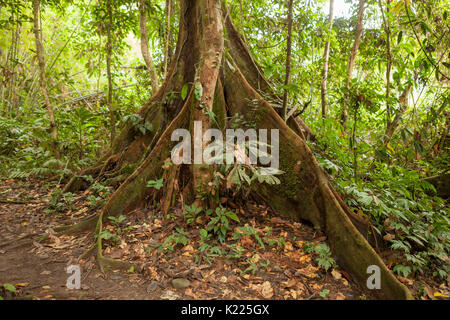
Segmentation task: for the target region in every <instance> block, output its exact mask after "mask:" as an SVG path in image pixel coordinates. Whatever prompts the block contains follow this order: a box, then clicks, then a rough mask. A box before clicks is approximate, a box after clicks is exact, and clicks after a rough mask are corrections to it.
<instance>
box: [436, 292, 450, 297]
mask: <svg viewBox="0 0 450 320" xmlns="http://www.w3.org/2000/svg"><path fill="white" fill-rule="evenodd" d="M433 295H434V296H435V297H436V298H448V296H447V295H445V294H443V293H440V292H435V293H434V294H433Z"/></svg>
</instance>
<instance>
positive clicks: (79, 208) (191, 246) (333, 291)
mask: <svg viewBox="0 0 450 320" xmlns="http://www.w3.org/2000/svg"><path fill="white" fill-rule="evenodd" d="M52 188H53V187H45V186H44V184H42V183H40V182H39V181H32V180H30V181H19V180H7V181H2V182H0V199H3V200H4V201H2V202H6V203H0V221H1V224H0V243H4V242H6V241H8V240H11V239H14V238H17V237H19V236H22V235H24V234H28V233H31V232H44V231H47V232H50V233H51V232H52V229H51V228H52V227H55V226H57V225H60V224H61V223H66V224H67V223H71V222H73V221H78V220H79V219H81V218H83V217H86V216H89V215H90V214H92V213H93V210H91V209H89V205H88V202H87V196H89V194H90V193H89V192H83V193H79V194H77V195H73V198H72V199H71V201H70V204H69V205H68V207H67V208H66V209H65V210H62V212H59V213H58V212H46V210H47V209H48V203H49V201H50V198H51V197H50V196H51V190H52ZM19 199H20V201H18V200H19ZM14 202H17V203H14ZM66 204H67V203H66ZM231 205H235V204H232V203H231ZM237 207H238V206H237ZM236 212H237V213H238V216H239V219H240V220H241V225H243V228H244V229H236V228H235V232H234V236H235V237H236V235H237V236H239V239H231V238H230V239H228V240H227V242H226V243H227V244H226V245H225V244H224V245H220V244H217V246H216V247H208V249H207V250H206V251H204V252H201V250H202V248H201V241H200V237H199V230H200V228H201V226H202V223H203V221H201V219H200V221H196V223H194V224H192V226H191V225H188V226H186V224H185V222H184V220H183V219H182V218H180V215H182V214H181V209H180V208H174V209H173V213H172V214H171V216H169V217H164V216H162V215H161V214H160V213H158V212H154V211H152V210H150V209H142V210H139V211H135V212H133V213H132V214H130V215H128V216H127V218H126V219H125V220H124V221H122V222H120V224H119V223H118V224H117V225H115V226H114V225H109V226H107V227H106V230H107V231H108V232H109V233H110V234H112V235H115V236H116V237H118V238H119V239H120V241H118V242H115V241H114V240H115V238H114V237H113V239H112V240H108V241H105V248H106V249H105V256H108V257H111V258H115V259H121V260H127V261H130V262H133V263H139V264H140V265H141V266H142V269H141V270H139V271H141V272H139V273H136V272H133V270H129V272H128V273H127V272H113V271H110V272H107V273H106V274H103V273H101V272H100V270H99V268H98V266H97V265H96V263H95V259H94V257H93V256H91V257H89V258H88V259H86V260H82V261H80V262H78V261H77V257H79V256H80V255H81V254H82V253H83V252H85V250H86V249H87V248H89V246H90V245H91V244H92V243H93V235H92V233H85V234H80V235H78V236H61V237H56V236H50V239H49V240H48V241H45V242H42V243H37V242H33V243H29V244H28V245H24V246H15V247H14V246H10V247H3V248H0V285H1V284H4V283H10V284H13V285H14V286H15V287H16V288H17V292H16V293H14V294H13V293H10V292H8V293H7V292H6V290H4V289H3V293H2V291H0V296H2V295H3V296H4V298H6V299H10V298H14V299H265V298H269V299H324V298H325V299H339V300H344V299H371V298H373V296H372V295H371V293H370V292H368V291H367V290H362V289H361V288H359V287H358V286H357V285H356V284H355V283H353V282H352V279H351V278H350V276H349V275H348V274H346V273H345V272H344V271H342V270H340V269H339V268H338V267H337V268H335V269H334V270H333V272H332V273H331V272H330V271H328V272H325V271H324V270H323V269H322V268H320V267H319V266H318V264H317V258H318V255H317V254H315V253H307V252H305V250H304V244H305V243H310V244H313V245H315V246H317V245H320V244H324V243H325V241H326V237H325V236H324V235H323V234H321V233H320V232H317V231H314V230H313V229H312V228H311V227H310V226H307V225H304V224H300V223H292V222H290V221H287V220H283V219H280V218H278V217H276V216H274V215H273V213H272V212H271V211H270V210H269V209H267V208H265V207H264V206H258V205H256V204H251V203H248V204H247V205H246V208H245V210H243V209H242V208H237V209H236ZM118 228H121V231H120V232H118ZM127 228H128V229H127ZM181 228H184V229H181ZM242 230H250V231H251V232H256V235H253V236H252V235H251V233H246V231H242ZM250 231H249V232H250ZM174 235H176V236H174ZM182 235H185V238H184V240H183V239H182V238H183V237H182ZM170 236H172V237H175V238H176V237H177V236H178V237H179V238H180V239H181V240H179V241H180V242H179V244H178V245H177V244H176V243H175V244H174V243H173V242H170V241H169V240H170V239H172V238H170ZM258 238H259V240H261V242H260V241H259V240H258ZM168 239H169V240H168ZM119 242H120V243H119ZM230 243H231V244H233V243H234V247H232V248H231V247H230ZM170 244H172V245H173V250H171V246H170ZM261 244H262V245H261ZM156 248H158V249H159V250H157V249H156ZM230 248H231V249H230ZM237 248H240V249H242V250H241V251H240V252H239V253H238V254H237V253H236V252H235V251H233V250H232V249H237ZM205 252H206V253H205ZM214 252H222V253H219V254H217V256H218V257H215V255H214ZM225 252H226V253H227V254H225ZM233 252H234V255H233V254H231V253H233ZM236 254H237V255H238V256H236ZM72 264H76V265H80V267H81V269H82V272H81V290H69V289H67V288H66V281H67V278H68V277H69V276H70V274H68V273H66V268H67V266H68V265H72ZM135 271H138V270H135ZM175 278H182V279H183V280H182V281H185V280H188V284H189V286H188V287H187V288H182V289H181V288H179V289H176V288H174V286H173V282H172V281H173V279H175Z"/></svg>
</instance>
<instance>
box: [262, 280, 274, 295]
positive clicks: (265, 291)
mask: <svg viewBox="0 0 450 320" xmlns="http://www.w3.org/2000/svg"><path fill="white" fill-rule="evenodd" d="M261 295H262V296H263V297H264V298H266V299H270V298H272V297H273V288H272V285H271V284H270V282H269V281H265V282H264V283H263V284H262V285H261Z"/></svg>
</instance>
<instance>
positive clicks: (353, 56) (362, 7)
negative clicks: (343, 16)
mask: <svg viewBox="0 0 450 320" xmlns="http://www.w3.org/2000/svg"><path fill="white" fill-rule="evenodd" d="M365 4H366V0H359V10H358V21H357V23H356V32H355V41H354V42H353V48H352V53H351V55H350V59H349V60H348V64H347V80H346V83H345V86H346V87H347V89H350V80H351V78H352V73H353V67H354V66H355V60H356V54H357V53H358V49H359V44H360V43H361V35H362V32H363V17H364V10H365ZM346 122H347V106H346V105H345V104H344V106H343V109H342V113H341V123H342V125H343V126H344V128H345V124H346Z"/></svg>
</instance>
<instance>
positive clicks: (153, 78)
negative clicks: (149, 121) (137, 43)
mask: <svg viewBox="0 0 450 320" xmlns="http://www.w3.org/2000/svg"><path fill="white" fill-rule="evenodd" d="M139 26H140V35H141V52H142V57H143V58H144V61H145V65H146V66H147V70H148V72H149V73H150V82H151V85H152V92H153V93H155V92H156V91H157V90H158V89H159V86H158V76H157V74H156V70H155V64H154V63H153V58H152V56H151V54H150V52H149V50H148V38H147V10H146V5H145V0H139Z"/></svg>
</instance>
